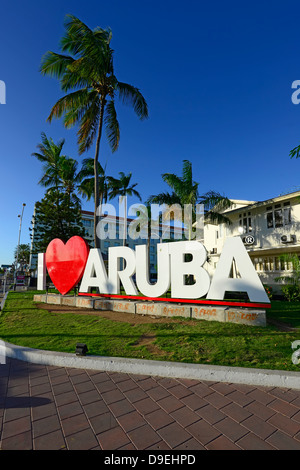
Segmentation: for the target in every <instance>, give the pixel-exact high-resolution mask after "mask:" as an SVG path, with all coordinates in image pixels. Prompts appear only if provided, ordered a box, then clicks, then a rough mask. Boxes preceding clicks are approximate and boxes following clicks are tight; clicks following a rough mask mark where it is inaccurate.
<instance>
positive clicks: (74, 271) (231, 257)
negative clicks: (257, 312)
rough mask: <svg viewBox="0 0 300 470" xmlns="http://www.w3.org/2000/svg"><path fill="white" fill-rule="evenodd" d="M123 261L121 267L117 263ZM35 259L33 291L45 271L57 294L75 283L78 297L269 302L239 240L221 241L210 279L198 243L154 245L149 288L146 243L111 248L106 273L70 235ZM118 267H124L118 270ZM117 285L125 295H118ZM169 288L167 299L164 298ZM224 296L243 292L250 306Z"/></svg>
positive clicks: (93, 252) (95, 255)
mask: <svg viewBox="0 0 300 470" xmlns="http://www.w3.org/2000/svg"><path fill="white" fill-rule="evenodd" d="M186 255H191V256H189V257H188V259H190V261H186ZM122 259H123V260H125V263H122V265H121V263H120V261H121V260H122ZM38 260H39V261H38V290H42V289H43V288H44V286H45V274H46V269H47V270H48V273H49V276H50V278H51V280H52V282H53V284H54V285H55V287H56V288H57V289H58V291H59V292H60V293H61V294H62V295H66V294H67V293H68V292H70V290H71V289H73V288H74V287H75V286H77V285H78V284H79V283H80V286H79V292H78V294H79V295H100V296H109V297H114V296H118V297H123V298H124V297H125V298H127V297H129V298H133V299H135V298H143V299H149V300H159V301H163V300H167V301H168V302H170V301H178V302H182V303H184V302H190V303H191V302H192V303H206V304H226V305H239V306H249V307H252V306H255V307H258V308H259V307H261V308H267V307H269V306H270V300H269V298H268V296H267V294H266V291H265V289H264V287H263V285H262V282H261V280H260V279H259V277H258V275H257V273H256V271H255V269H254V266H253V264H252V262H251V259H250V257H249V255H248V253H247V251H246V248H245V246H244V245H243V242H242V240H241V238H240V237H232V238H227V239H226V241H225V244H224V248H223V251H222V253H221V256H220V259H219V262H218V264H217V267H216V270H215V273H214V275H213V277H212V279H210V276H209V274H208V272H207V271H206V270H205V269H204V267H203V265H204V263H205V262H206V260H207V251H206V249H205V247H204V245H203V244H202V243H200V242H199V241H176V242H171V243H158V244H157V282H155V283H154V284H153V283H150V281H149V266H148V254H147V246H146V245H137V246H136V247H135V250H133V249H131V248H129V247H127V246H116V247H110V248H109V249H108V269H106V267H105V264H104V261H103V257H102V254H101V251H100V250H99V249H96V248H92V249H90V248H89V247H88V245H87V243H86V242H85V240H84V239H83V238H81V237H78V236H75V237H72V238H70V240H68V242H67V243H66V244H64V243H63V242H62V241H61V240H60V239H58V238H56V239H54V240H52V241H51V242H50V244H49V245H48V247H47V250H46V253H45V254H44V253H40V254H39V255H38ZM233 262H235V265H236V266H237V268H238V271H239V273H240V277H238V278H233V277H231V275H230V273H231V270H232V265H233ZM124 265H125V267H124ZM120 266H123V267H122V269H121V268H120ZM188 275H191V276H192V277H193V282H194V283H193V284H188V285H187V284H186V283H185V278H186V276H188ZM121 284H122V285H123V288H124V289H125V292H126V295H125V296H124V295H123V296H121V295H120V287H121ZM92 288H98V291H99V294H91V289H92ZM169 289H171V298H168V299H164V298H163V296H164V295H165V293H166V292H167V291H168V290H169ZM225 292H246V293H247V294H248V297H249V300H250V302H249V303H245V304H242V303H236V302H234V303H233V302H225V301H224V296H225ZM141 294H142V297H141Z"/></svg>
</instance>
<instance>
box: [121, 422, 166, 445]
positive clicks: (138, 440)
mask: <svg viewBox="0 0 300 470" xmlns="http://www.w3.org/2000/svg"><path fill="white" fill-rule="evenodd" d="M128 436H129V437H130V440H131V441H132V442H133V444H134V445H135V447H136V448H137V449H138V450H144V449H147V448H148V447H150V446H153V445H154V444H157V443H158V442H160V441H161V437H160V436H159V435H158V434H157V433H156V432H155V431H154V430H153V429H152V428H151V427H150V426H149V425H148V424H146V425H145V426H142V427H140V428H137V429H134V430H133V431H129V432H128Z"/></svg>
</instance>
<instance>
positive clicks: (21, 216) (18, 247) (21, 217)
mask: <svg viewBox="0 0 300 470" xmlns="http://www.w3.org/2000/svg"><path fill="white" fill-rule="evenodd" d="M25 206H26V204H25V203H23V206H22V213H21V215H20V214H19V215H18V217H20V227H19V238H18V246H17V259H16V268H15V282H14V284H15V285H16V280H17V267H18V261H19V249H20V238H21V228H22V219H23V213H24V207H25Z"/></svg>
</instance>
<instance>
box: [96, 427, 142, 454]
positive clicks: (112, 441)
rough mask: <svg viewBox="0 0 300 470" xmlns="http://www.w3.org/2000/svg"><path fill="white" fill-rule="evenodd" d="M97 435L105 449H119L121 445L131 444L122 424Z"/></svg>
mask: <svg viewBox="0 0 300 470" xmlns="http://www.w3.org/2000/svg"><path fill="white" fill-rule="evenodd" d="M131 432H135V431H131ZM128 434H130V433H128ZM97 437H98V440H99V443H100V445H101V448H102V449H103V450H118V449H119V448H120V447H124V446H125V445H127V444H130V439H129V438H128V436H127V434H126V433H125V432H124V431H123V429H122V428H121V427H120V426H118V427H115V428H113V429H110V430H109V431H105V432H102V433H101V434H99V435H98V436H97Z"/></svg>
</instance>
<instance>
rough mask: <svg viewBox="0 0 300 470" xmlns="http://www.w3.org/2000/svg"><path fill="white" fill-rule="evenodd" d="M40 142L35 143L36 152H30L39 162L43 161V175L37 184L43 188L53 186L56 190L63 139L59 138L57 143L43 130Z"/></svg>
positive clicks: (63, 156)
mask: <svg viewBox="0 0 300 470" xmlns="http://www.w3.org/2000/svg"><path fill="white" fill-rule="evenodd" d="M41 137H42V142H41V143H39V144H38V145H37V148H38V150H39V151H38V152H34V153H32V156H33V157H36V158H37V159H38V160H39V161H40V162H41V163H43V176H42V178H41V179H40V180H39V184H40V185H41V186H44V187H45V188H49V187H51V188H55V189H56V190H58V188H59V185H60V182H61V180H60V172H61V165H62V161H63V159H65V158H66V156H65V155H62V154H61V152H62V149H63V146H64V144H65V140H64V139H61V140H60V141H59V142H58V143H57V144H55V143H54V142H53V140H52V139H51V138H48V137H47V136H46V134H45V133H44V132H42V134H41Z"/></svg>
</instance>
